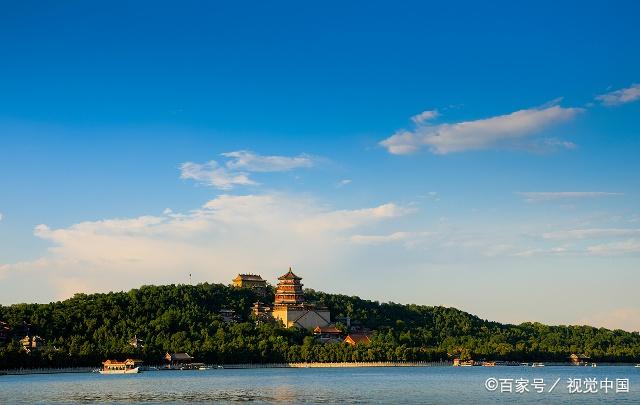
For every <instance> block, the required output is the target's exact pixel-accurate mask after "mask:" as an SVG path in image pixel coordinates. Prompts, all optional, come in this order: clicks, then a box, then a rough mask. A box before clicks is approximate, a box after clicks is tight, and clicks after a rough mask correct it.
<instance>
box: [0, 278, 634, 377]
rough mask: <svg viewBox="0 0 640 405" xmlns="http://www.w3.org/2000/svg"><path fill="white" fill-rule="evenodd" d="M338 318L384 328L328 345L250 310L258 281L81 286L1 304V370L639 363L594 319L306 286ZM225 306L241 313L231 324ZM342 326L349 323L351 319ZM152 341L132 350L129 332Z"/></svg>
mask: <svg viewBox="0 0 640 405" xmlns="http://www.w3.org/2000/svg"><path fill="white" fill-rule="evenodd" d="M305 294H306V298H307V300H308V301H311V302H316V303H318V304H321V305H325V306H327V307H328V308H329V309H330V311H331V313H332V314H333V315H334V317H335V318H339V319H344V317H346V316H348V317H350V318H351V319H352V321H353V322H355V323H358V324H360V325H361V326H364V327H368V328H371V329H373V330H375V331H376V333H375V334H374V336H373V338H372V342H371V343H370V344H368V345H358V346H355V347H352V346H349V345H347V344H342V343H330V344H320V343H318V342H317V341H316V340H314V339H313V338H312V337H311V334H310V332H308V331H302V330H298V329H285V328H283V327H282V326H281V325H279V324H278V323H275V322H261V321H258V322H256V320H254V319H253V318H252V317H251V314H250V312H251V308H250V307H251V304H252V303H253V302H255V301H257V300H258V299H260V300H263V301H266V302H271V301H272V300H273V289H271V288H270V289H269V291H268V293H267V295H266V297H263V296H258V295H257V294H256V293H255V292H254V291H252V290H250V289H238V288H233V287H228V286H224V285H220V284H207V283H205V284H199V285H195V286H191V285H166V286H143V287H141V288H139V289H134V290H131V291H129V292H126V293H124V292H120V293H108V294H91V295H86V294H76V295H75V296H74V297H73V298H70V299H68V300H65V301H59V302H53V303H49V304H15V305H10V306H0V320H3V321H5V322H7V323H8V324H9V325H10V326H11V328H12V329H13V330H14V331H15V335H14V336H13V338H11V339H9V340H8V341H7V342H5V343H4V344H2V345H0V368H14V367H43V366H44V367H47V366H56V367H59V366H76V365H77V366H81V365H88V366H97V365H99V364H100V362H101V361H102V360H104V359H106V358H126V357H138V358H141V359H143V360H145V361H146V362H147V363H150V364H155V363H158V362H159V361H160V360H161V358H162V356H163V355H164V353H165V352H166V351H174V352H176V351H181V352H182V351H186V352H188V353H190V354H191V355H193V356H195V357H196V358H197V359H198V360H200V361H203V362H207V363H245V362H255V363H257V362H261V363H271V362H298V361H321V362H335V361H392V360H397V361H421V360H425V361H427V360H439V359H447V358H451V357H453V356H460V357H462V358H476V359H480V358H485V359H493V360H516V361H566V360H567V357H568V356H569V355H570V354H571V353H579V354H584V355H587V356H590V357H591V358H592V359H593V360H594V361H625V362H638V361H640V335H639V334H638V333H637V332H633V333H631V332H625V331H622V330H608V329H604V328H599V329H598V328H593V327H589V326H547V325H543V324H540V323H523V324H520V325H504V324H500V323H496V322H489V321H486V320H482V319H480V318H478V317H476V316H473V315H470V314H468V313H465V312H462V311H459V310H456V309H454V308H445V307H429V306H420V305H400V304H396V303H392V302H389V303H379V302H377V301H368V300H363V299H360V298H358V297H349V296H346V295H336V294H325V293H321V292H316V291H313V290H307V291H306V292H305ZM223 308H226V309H233V310H235V311H236V312H237V313H238V314H240V316H241V320H240V322H238V323H226V322H224V321H223V320H222V318H221V317H220V316H219V315H218V313H219V311H220V310H221V309H223ZM339 325H340V328H342V329H346V325H345V324H344V323H340V324H339ZM27 331H28V332H29V333H30V334H32V335H34V334H36V335H39V336H41V337H43V338H44V339H45V346H44V348H43V349H42V350H39V351H34V352H31V353H25V352H24V351H22V350H21V346H20V343H19V339H20V338H21V337H23V336H24V334H26V333H27ZM134 335H137V336H138V337H141V338H143V339H144V341H145V346H144V348H142V349H134V348H133V347H132V346H130V345H129V344H128V342H129V339H130V338H131V337H133V336H134Z"/></svg>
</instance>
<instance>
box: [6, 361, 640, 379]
mask: <svg viewBox="0 0 640 405" xmlns="http://www.w3.org/2000/svg"><path fill="white" fill-rule="evenodd" d="M635 364H636V363H598V367H635ZM205 366H206V370H207V371H209V370H224V369H229V370H244V369H269V368H375V367H453V362H451V361H422V362H421V361H417V362H407V361H381V362H342V363H319V362H312V363H239V364H207V365H205ZM545 366H547V367H578V368H582V367H585V366H578V365H574V364H570V363H553V362H549V363H545ZM475 367H483V366H474V367H472V368H475ZM484 367H486V366H484ZM492 367H500V368H504V367H530V366H520V365H496V366H492ZM97 368H98V367H66V368H36V369H12V370H0V376H4V375H31V374H81V373H94V372H95V370H96V369H97ZM456 368H457V367H456ZM460 368H463V369H464V368H465V367H460ZM156 371H199V370H198V369H193V370H179V369H161V368H158V369H151V370H142V372H143V373H148V372H156Z"/></svg>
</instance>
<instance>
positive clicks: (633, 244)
mask: <svg viewBox="0 0 640 405" xmlns="http://www.w3.org/2000/svg"><path fill="white" fill-rule="evenodd" d="M587 252H589V253H590V254H593V255H601V256H615V255H623V254H636V253H640V239H636V238H632V239H628V240H625V241H621V242H610V243H603V244H600V245H593V246H589V247H588V248H587Z"/></svg>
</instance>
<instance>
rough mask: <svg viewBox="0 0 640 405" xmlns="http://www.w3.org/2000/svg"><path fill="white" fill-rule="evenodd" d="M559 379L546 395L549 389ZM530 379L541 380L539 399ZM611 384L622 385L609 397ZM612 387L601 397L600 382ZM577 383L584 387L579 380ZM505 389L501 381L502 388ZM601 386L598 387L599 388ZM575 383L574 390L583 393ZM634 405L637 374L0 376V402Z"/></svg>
mask: <svg viewBox="0 0 640 405" xmlns="http://www.w3.org/2000/svg"><path fill="white" fill-rule="evenodd" d="M488 378H496V379H509V378H512V379H514V380H515V379H520V378H521V379H523V380H528V382H529V384H528V385H527V388H528V389H529V391H530V392H524V393H515V386H516V384H515V381H514V382H513V391H514V392H513V393H508V392H503V393H501V392H499V391H500V388H498V389H497V390H496V391H488V390H487V388H485V382H486V380H487V379H488ZM558 378H560V382H559V383H558V384H557V386H556V388H555V389H554V390H553V391H552V392H548V390H549V389H550V386H551V385H552V384H553V383H554V382H555V381H556V380H557V379H558ZM570 378H572V379H581V380H584V379H588V378H589V379H595V380H596V381H597V382H598V385H597V389H598V391H599V392H598V393H584V392H583V393H573V394H570V393H569V392H568V388H567V380H568V379H570ZM534 379H542V380H543V381H544V384H546V386H545V387H544V391H545V392H543V393H537V392H535V389H534V387H533V386H532V383H533V381H534ZM616 379H623V380H624V379H628V380H629V387H628V388H629V392H628V393H622V392H619V393H616V392H615V387H616ZM606 380H609V381H612V385H613V389H611V390H609V392H608V393H604V391H603V390H602V389H600V388H601V387H600V384H601V383H602V381H606ZM583 384H584V382H583ZM503 385H504V388H505V389H507V388H508V382H503ZM607 385H608V383H606V382H605V383H604V386H607ZM584 389H585V386H584V385H583V387H582V390H583V391H584ZM248 401H251V402H253V403H293V404H298V403H314V404H315V403H317V404H341V403H359V404H368V403H382V404H445V403H449V404H451V403H459V402H463V401H470V403H594V404H595V403H618V402H620V403H634V404H639V403H640V368H634V367H627V366H615V367H613V366H612V367H607V366H600V367H596V368H591V367H553V366H548V367H541V368H532V367H384V368H382V367H376V368H333V369H327V368H304V369H244V370H231V369H224V370H216V369H214V370H207V371H153V372H145V373H141V374H136V375H100V374H90V373H88V374H48V375H22V376H11V375H5V376H0V403H1V404H34V403H35V404H93V403H113V404H130V403H145V404H154V403H158V404H161V403H212V402H216V403H236V402H248Z"/></svg>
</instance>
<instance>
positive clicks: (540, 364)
mask: <svg viewBox="0 0 640 405" xmlns="http://www.w3.org/2000/svg"><path fill="white" fill-rule="evenodd" d="M531 367H544V363H533V364H531Z"/></svg>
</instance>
